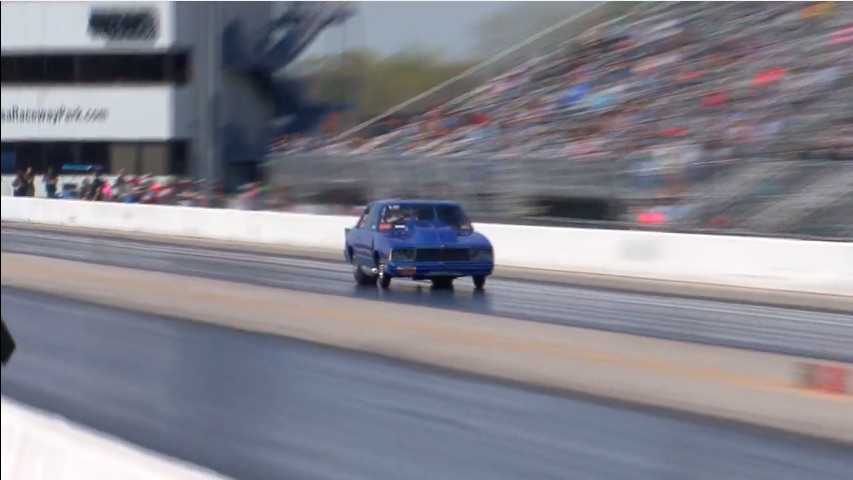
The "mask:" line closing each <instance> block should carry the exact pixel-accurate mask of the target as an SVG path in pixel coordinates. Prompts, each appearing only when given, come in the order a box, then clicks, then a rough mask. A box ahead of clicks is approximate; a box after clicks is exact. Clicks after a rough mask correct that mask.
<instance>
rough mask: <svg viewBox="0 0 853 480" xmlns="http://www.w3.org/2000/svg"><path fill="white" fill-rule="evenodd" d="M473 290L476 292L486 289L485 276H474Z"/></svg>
mask: <svg viewBox="0 0 853 480" xmlns="http://www.w3.org/2000/svg"><path fill="white" fill-rule="evenodd" d="M473 280H474V288H476V289H477V290H482V289H483V288H485V287H486V276H485V275H474V278H473Z"/></svg>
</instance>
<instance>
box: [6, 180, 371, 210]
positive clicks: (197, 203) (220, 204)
mask: <svg viewBox="0 0 853 480" xmlns="http://www.w3.org/2000/svg"><path fill="white" fill-rule="evenodd" d="M39 187H41V188H39ZM12 194H13V195H14V196H16V197H42V198H53V199H66V200H83V201H93V202H116V203H140V204H149V205H177V206H185V207H208V208H230V209H237V210H278V211H289V212H297V213H312V214H353V213H354V212H355V211H356V209H354V207H352V206H344V207H339V206H323V205H298V204H294V203H292V202H291V201H289V199H288V196H287V191H286V190H285V189H283V187H273V186H271V185H269V184H266V183H263V182H249V183H245V184H243V185H241V186H239V187H238V188H236V190H235V191H233V192H228V193H226V191H225V188H224V186H223V184H222V183H221V182H207V181H205V180H191V179H187V178H180V177H170V176H161V177H158V176H155V175H152V174H144V175H128V174H126V173H125V172H124V171H123V170H121V171H119V172H118V173H117V174H116V175H109V176H108V175H104V174H103V173H102V172H98V171H95V172H90V173H88V174H83V175H81V174H79V173H76V172H75V173H72V174H66V175H62V174H59V173H56V171H55V170H54V169H49V170H48V171H47V172H46V173H45V174H44V175H42V176H39V177H37V176H36V175H35V174H34V173H33V171H32V169H27V170H23V171H20V172H18V174H17V175H16V176H15V178H14V180H13V181H12Z"/></svg>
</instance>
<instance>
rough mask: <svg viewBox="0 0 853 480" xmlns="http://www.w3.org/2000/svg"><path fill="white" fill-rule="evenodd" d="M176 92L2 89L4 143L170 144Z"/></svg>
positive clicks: (156, 88) (156, 89)
mask: <svg viewBox="0 0 853 480" xmlns="http://www.w3.org/2000/svg"><path fill="white" fill-rule="evenodd" d="M174 97H175V88H173V87H170V86H153V87H107V88H104V87H99V88H92V87H45V88H33V87H3V89H2V93H0V103H2V122H3V124H2V125H3V128H2V130H0V135H2V139H3V141H4V142H6V141H21V140H40V141H51V140H69V141H70V140H89V139H91V140H102V141H105V140H152V141H154V140H166V139H169V138H173V137H174V136H175V121H174V115H175V112H174Z"/></svg>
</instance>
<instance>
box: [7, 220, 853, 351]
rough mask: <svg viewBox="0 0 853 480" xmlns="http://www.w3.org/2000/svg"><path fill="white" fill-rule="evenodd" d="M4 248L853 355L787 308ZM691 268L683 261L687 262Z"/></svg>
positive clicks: (19, 233) (258, 263) (247, 255)
mask: <svg viewBox="0 0 853 480" xmlns="http://www.w3.org/2000/svg"><path fill="white" fill-rule="evenodd" d="M2 250H3V251H4V252H12V253H26V254H31V255H40V256H45V257H53V258H63V259H68V260H77V261H83V262H90V263H99V264H104V265H114V266H121V267H128V268H137V269H145V270H155V271H162V272H168V273H175V274H182V275H189V276H197V277H204V278H213V279H218V280H226V281H233V282H241V283H250V284H259V285H265V286H271V287H278V288H286V289H291V290H296V291H308V292H314V293H321V294H327V295H335V296H348V297H359V298H370V299H376V300H380V301H383V302H398V303H404V304H414V305H421V306H426V307H432V308H444V309H457V310H462V311H466V312H471V313H480V314H485V315H494V316H501V317H509V318H521V319H526V320H533V321H539V322H548V323H558V324H565V325H572V326H578V327H586V328H594V329H598V330H608V331H618V332H623V333H633V334H638V335H646V336H652V337H660V338H667V339H671V340H682V341H690V342H700V343H709V344H715V345H722V346H729V347H738V348H747V349H751V350H763V351H769V352H775V353H783V354H790V355H800V356H809V357H816V358H825V359H832V360H838V361H845V362H853V348H851V345H853V316H851V315H845V314H841V313H832V312H815V311H807V310H798V309H791V308H784V307H773V306H761V305H748V304H739V303H729V302H724V301H713V300H700V299H691V298H676V297H667V296H663V295H650V294H642V293H628V292H619V291H607V290H602V289H594V288H583V287H576V286H571V285H564V284H554V283H535V282H530V281H521V280H514V279H508V278H499V277H494V278H492V279H490V281H489V285H488V286H487V291H486V293H485V295H474V294H473V291H472V287H471V284H470V281H468V280H465V281H461V282H459V285H458V286H457V288H456V289H455V291H454V292H431V291H430V289H429V287H428V286H424V285H423V284H419V283H414V282H411V281H396V282H395V283H394V284H393V285H392V287H391V290H390V291H388V292H378V291H376V290H371V289H367V290H365V289H358V288H356V287H355V285H354V282H353V280H352V274H351V273H350V270H349V267H348V266H347V265H345V264H344V263H343V260H341V261H340V262H330V261H325V260H316V259H306V258H294V257H287V256H281V255H274V254H264V253H254V252H245V251H242V252H241V251H235V250H216V249H210V248H203V247H195V246H187V245H170V244H164V243H155V242H148V241H142V240H128V239H120V238H110V237H104V236H100V237H99V236H92V235H82V234H77V233H74V234H69V233H64V232H55V231H53V232H51V231H38V230H32V229H20V228H13V227H6V226H4V227H3V228H2ZM685 268H687V267H685Z"/></svg>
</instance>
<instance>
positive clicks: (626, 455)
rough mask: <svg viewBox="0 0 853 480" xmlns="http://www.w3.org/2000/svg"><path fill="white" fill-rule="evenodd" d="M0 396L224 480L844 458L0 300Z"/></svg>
mask: <svg viewBox="0 0 853 480" xmlns="http://www.w3.org/2000/svg"><path fill="white" fill-rule="evenodd" d="M0 296H2V306H3V314H4V316H5V317H6V319H7V322H8V323H9V325H10V328H11V329H12V331H13V332H14V334H15V336H16V337H17V339H18V340H19V344H20V346H21V349H20V351H19V352H18V354H17V356H16V357H15V358H13V360H12V363H10V364H9V366H8V367H7V368H6V369H5V371H4V372H3V380H2V390H3V394H4V395H7V396H10V397H12V398H14V399H16V400H19V401H22V402H24V403H28V404H30V405H33V406H35V407H38V408H43V409H46V410H49V411H53V412H56V413H59V414H61V415H64V416H66V417H68V418H70V419H72V420H74V421H77V422H79V423H83V424H86V425H88V426H90V427H93V428H95V429H98V430H101V431H104V432H108V433H110V434H113V435H117V436H120V437H122V438H124V439H126V440H129V441H131V442H133V443H136V444H138V445H142V446H144V447H147V448H151V449H154V450H157V451H160V452H162V453H165V454H167V455H172V456H176V457H179V458H182V459H185V460H188V461H191V462H193V463H196V464H200V465H204V466H206V467H209V468H212V469H214V470H217V471H220V472H222V473H224V474H226V475H230V476H233V477H236V478H240V479H245V480H251V479H269V480H284V479H288V480H289V479H299V480H303V479H305V480H307V479H323V480H337V479H370V480H386V479H387V480H416V479H417V480H433V479H436V478H441V479H446V480H456V479H458V480H501V479H506V480H518V479H525V480H540V479H542V480H546V479H547V480H551V479H553V480H572V479H579V480H580V479H582V480H612V479H614V478H619V479H629V480H661V479H673V480H675V479H678V480H682V479H691V480H720V479H749V480H764V479H766V480H812V479H814V480H835V479H839V478H845V475H846V474H845V473H844V472H848V473H849V472H851V471H853V452H851V450H850V449H849V448H846V449H845V448H844V447H841V446H833V445H829V444H825V443H821V442H816V441H812V440H804V439H800V438H794V437H787V436H782V435H777V434H771V433H766V432H758V431H753V430H749V429H741V428H735V427H730V426H722V425H715V424H711V423H706V422H700V421H698V420H694V419H691V418H687V417H675V416H666V415H663V414H659V413H655V414H653V413H648V412H640V411H632V410H625V409H619V408H616V407H613V406H605V405H600V404H594V403H589V402H586V401H579V400H575V399H571V398H567V397H562V396H558V395H554V394H549V393H544V392H540V391H533V390H528V389H524V388H521V387H517V386H511V385H505V384H498V383H494V382H488V381H481V380H478V379H474V378H472V377H464V376H457V375H451V374H445V373H443V372H438V371H435V370H429V369H425V368H421V367H415V366H412V365H407V364H403V363H399V362H395V361H391V360H387V359H378V358H376V357H372V356H369V355H364V354H355V353H350V352H345V351H342V350H335V349H330V348H325V347H319V346H316V345H311V344H306V343H302V342H297V341H292V340H288V339H283V338H277V337H272V336H263V335H255V334H249V333H243V332H238V331H233V330H227V329H223V328H219V327H213V326H207V325H202V324H197V323H192V322H183V321H175V320H171V319H167V318H162V317H156V316H150V315H146V314H140V313H131V312H127V311H122V310H119V309H114V308H107V307H100V306H94V305H89V304H85V303H81V302H76V301H71V300H66V299H61V298H58V297H53V296H49V295H43V294H36V293H31V292H27V291H22V290H16V289H8V288H4V289H3V291H2V294H1V295H0Z"/></svg>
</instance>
